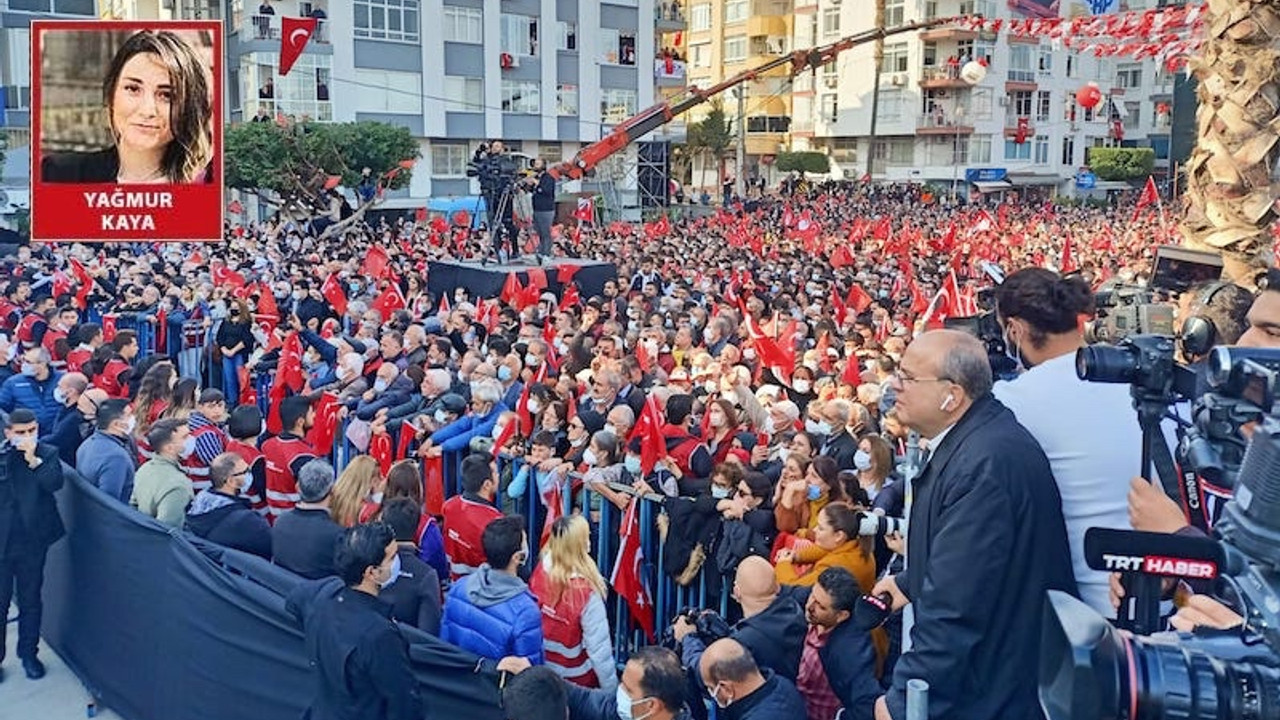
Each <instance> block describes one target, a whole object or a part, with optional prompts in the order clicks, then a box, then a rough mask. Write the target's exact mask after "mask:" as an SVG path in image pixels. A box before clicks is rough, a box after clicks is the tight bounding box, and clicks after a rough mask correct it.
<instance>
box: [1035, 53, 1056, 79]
mask: <svg viewBox="0 0 1280 720" xmlns="http://www.w3.org/2000/svg"><path fill="white" fill-rule="evenodd" d="M1037 68H1038V69H1039V70H1040V74H1041V75H1049V74H1052V73H1053V51H1052V50H1051V49H1049V48H1040V58H1039V60H1038V61H1037Z"/></svg>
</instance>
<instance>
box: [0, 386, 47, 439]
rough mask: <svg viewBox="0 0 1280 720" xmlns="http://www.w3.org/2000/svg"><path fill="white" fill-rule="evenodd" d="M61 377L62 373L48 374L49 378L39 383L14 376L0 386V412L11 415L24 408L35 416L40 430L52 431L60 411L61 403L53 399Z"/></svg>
mask: <svg viewBox="0 0 1280 720" xmlns="http://www.w3.org/2000/svg"><path fill="white" fill-rule="evenodd" d="M61 377H62V373H59V372H50V373H49V377H47V378H45V381H44V382H40V381H38V380H36V379H35V378H31V377H27V376H26V375H14V376H13V377H11V378H9V379H8V380H5V381H4V384H3V385H0V410H4V411H5V412H7V413H11V412H13V411H14V410H15V409H17V408H26V409H28V410H30V411H31V412H33V413H35V414H36V421H37V422H38V423H40V427H41V429H52V428H53V424H54V423H56V422H57V421H58V411H59V410H61V409H62V403H60V402H58V401H57V400H56V399H54V397H53V391H54V389H55V388H57V387H58V379H59V378H61Z"/></svg>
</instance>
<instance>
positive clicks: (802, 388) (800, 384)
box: [791, 379, 812, 395]
mask: <svg viewBox="0 0 1280 720" xmlns="http://www.w3.org/2000/svg"><path fill="white" fill-rule="evenodd" d="M791 387H793V388H795V391H796V392H798V393H800V394H801V395H803V394H804V393H807V392H809V388H810V387H812V386H811V385H810V384H809V381H808V380H804V379H801V380H796V381H795V382H793V383H791Z"/></svg>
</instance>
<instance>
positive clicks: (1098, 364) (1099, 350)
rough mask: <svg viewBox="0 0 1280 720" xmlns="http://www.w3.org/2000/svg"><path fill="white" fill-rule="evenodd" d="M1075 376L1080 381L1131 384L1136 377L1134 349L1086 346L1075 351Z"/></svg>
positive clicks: (1136, 366)
mask: <svg viewBox="0 0 1280 720" xmlns="http://www.w3.org/2000/svg"><path fill="white" fill-rule="evenodd" d="M1076 375H1077V376H1079V378H1080V379H1081V380H1088V381H1089V382H1104V383H1132V382H1133V381H1134V380H1135V379H1136V378H1137V376H1138V351H1137V349H1136V348H1132V347H1128V346H1124V347H1118V346H1113V345H1087V346H1085V347H1082V348H1080V349H1079V350H1077V351H1076Z"/></svg>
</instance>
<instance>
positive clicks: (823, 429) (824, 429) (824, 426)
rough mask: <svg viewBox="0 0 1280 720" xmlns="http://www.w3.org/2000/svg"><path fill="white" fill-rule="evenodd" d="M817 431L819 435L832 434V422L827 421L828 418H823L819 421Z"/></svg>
mask: <svg viewBox="0 0 1280 720" xmlns="http://www.w3.org/2000/svg"><path fill="white" fill-rule="evenodd" d="M817 432H818V434H819V435H830V434H831V423H829V422H827V421H826V420H822V421H821V422H819V423H818V427H817Z"/></svg>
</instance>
